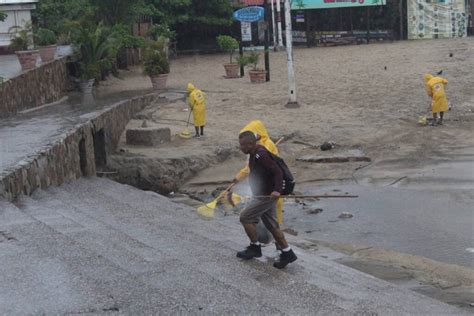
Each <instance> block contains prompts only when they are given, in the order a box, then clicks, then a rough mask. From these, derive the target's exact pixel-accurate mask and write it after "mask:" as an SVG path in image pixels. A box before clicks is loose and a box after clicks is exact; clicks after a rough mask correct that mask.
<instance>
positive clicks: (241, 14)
mask: <svg viewBox="0 0 474 316" xmlns="http://www.w3.org/2000/svg"><path fill="white" fill-rule="evenodd" d="M264 15H265V9H263V8H262V7H257V6H253V7H245V8H243V9H240V10H237V11H235V12H234V19H236V20H237V21H240V22H250V23H251V22H257V21H260V20H263V18H264Z"/></svg>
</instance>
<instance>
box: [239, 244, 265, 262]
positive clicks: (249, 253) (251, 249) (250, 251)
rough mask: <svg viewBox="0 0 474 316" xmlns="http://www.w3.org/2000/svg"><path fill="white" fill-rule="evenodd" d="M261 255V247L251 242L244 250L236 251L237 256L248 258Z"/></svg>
mask: <svg viewBox="0 0 474 316" xmlns="http://www.w3.org/2000/svg"><path fill="white" fill-rule="evenodd" d="M261 256H262V247H261V246H260V245H259V246H257V245H253V244H251V245H250V246H248V247H247V248H246V249H245V250H243V251H239V252H237V258H240V259H244V260H250V259H252V258H260V257H261Z"/></svg>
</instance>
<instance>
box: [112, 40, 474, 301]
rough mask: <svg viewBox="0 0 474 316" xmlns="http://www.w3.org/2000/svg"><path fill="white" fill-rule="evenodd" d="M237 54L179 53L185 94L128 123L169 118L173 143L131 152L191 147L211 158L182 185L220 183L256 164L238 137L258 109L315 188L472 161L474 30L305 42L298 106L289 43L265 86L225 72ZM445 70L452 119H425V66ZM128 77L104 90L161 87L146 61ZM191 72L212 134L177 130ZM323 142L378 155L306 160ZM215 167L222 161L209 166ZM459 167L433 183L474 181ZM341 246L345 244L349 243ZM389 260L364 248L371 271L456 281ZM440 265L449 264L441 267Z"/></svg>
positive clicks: (275, 56)
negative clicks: (470, 34)
mask: <svg viewBox="0 0 474 316" xmlns="http://www.w3.org/2000/svg"><path fill="white" fill-rule="evenodd" d="M450 54H452V57H450ZM226 59H227V56H225V55H213V56H195V57H183V58H178V59H177V60H175V61H173V64H172V71H171V74H170V78H169V90H170V92H171V93H175V95H174V97H173V96H172V95H171V97H170V100H169V102H166V104H157V105H156V106H154V107H150V108H148V109H147V110H146V111H145V112H144V113H142V114H143V115H142V116H140V117H137V120H135V121H132V122H130V125H129V127H135V126H139V124H141V122H142V120H143V119H147V120H148V121H149V122H151V123H152V124H156V126H160V127H169V128H170V129H171V132H172V135H174V137H173V138H172V142H171V143H169V144H166V145H163V146H161V147H159V148H153V149H146V148H138V147H132V146H127V145H126V144H125V143H124V142H122V143H121V146H120V147H121V149H122V151H124V152H125V153H126V155H128V156H141V157H148V158H152V159H158V160H160V162H159V163H160V164H161V163H162V161H163V160H168V161H172V159H183V158H184V157H188V158H189V157H192V158H191V161H196V160H198V159H203V161H204V162H205V163H199V164H193V163H189V164H187V165H186V168H188V170H187V171H188V172H187V173H183V174H182V177H183V179H180V181H181V182H182V181H183V180H185V179H184V178H186V179H187V178H188V177H192V176H193V175H196V174H197V176H196V177H194V178H192V179H190V180H189V181H188V183H187V184H186V185H185V186H183V187H181V188H182V189H184V190H186V191H195V192H198V193H199V192H204V191H205V193H206V194H209V193H210V192H212V191H213V189H215V188H216V186H225V185H226V184H227V183H228V181H229V180H231V179H232V178H233V176H234V174H235V173H236V172H237V171H238V169H240V168H241V167H242V166H243V165H244V164H245V157H244V156H243V155H241V154H239V153H238V150H237V135H238V132H239V130H240V129H241V128H242V127H243V126H244V125H245V124H247V123H248V122H249V121H251V120H254V119H261V120H262V121H264V123H265V124H266V125H267V128H268V130H269V132H270V134H271V135H272V137H273V138H274V139H278V138H279V137H281V136H292V137H287V139H286V140H285V142H283V143H282V145H281V146H280V150H281V152H282V155H283V157H284V158H285V160H286V161H287V162H288V163H289V165H290V167H291V169H292V171H293V172H294V173H295V175H296V178H297V180H298V183H301V184H304V185H305V186H312V187H313V188H314V189H315V190H318V189H324V188H325V187H326V186H327V185H329V184H333V183H347V182H350V183H359V184H366V185H367V184H368V185H375V186H381V185H392V186H404V185H409V184H411V183H413V181H419V182H417V185H418V186H419V187H423V186H424V185H425V182H423V181H426V179H427V178H426V174H427V173H429V171H430V170H431V169H434V168H436V166H439V165H440V164H442V163H446V162H449V161H451V160H452V159H455V158H456V157H460V156H463V155H465V163H466V164H467V165H466V166H467V168H468V166H469V164H470V163H472V155H470V154H466V153H465V150H466V149H467V148H472V146H473V145H474V138H473V137H472V135H473V132H474V124H473V121H474V89H472V82H474V40H473V39H472V38H467V39H453V40H436V41H405V42H396V43H393V44H375V45H360V46H346V47H331V48H312V49H306V48H298V49H296V50H295V61H296V78H297V84H298V86H297V94H298V100H299V102H300V105H301V107H300V108H299V109H287V108H285V107H284V104H285V103H286V101H287V77H286V55H285V53H283V52H280V53H271V81H270V82H268V83H265V84H262V85H253V84H250V82H249V79H248V77H244V78H240V79H233V80H227V79H224V78H223V74H224V69H223V67H222V64H223V63H224V62H225V61H226ZM440 70H443V76H444V77H446V78H447V79H448V80H449V84H448V87H447V95H448V99H449V101H450V102H451V104H452V105H453V109H452V110H451V111H449V112H448V113H446V116H445V124H444V125H443V126H437V127H422V126H420V125H419V124H418V123H417V121H418V118H419V116H421V115H426V114H428V115H429V112H428V111H427V109H428V108H429V104H430V100H429V98H428V97H427V95H426V92H425V89H424V83H423V79H422V78H423V74H424V73H425V72H431V73H435V72H438V71H440ZM125 77H126V80H124V81H117V82H114V83H113V84H111V85H109V86H107V87H103V89H105V90H109V91H114V90H116V91H119V90H120V89H131V88H133V87H135V86H136V87H138V88H139V89H146V88H149V86H150V83H149V80H148V79H147V78H145V77H142V76H141V75H139V74H138V72H137V69H134V70H133V71H131V72H130V73H128V74H126V75H125ZM188 82H192V83H193V84H195V85H196V86H197V87H198V88H200V89H203V90H204V91H205V92H206V94H207V100H208V102H207V121H208V123H207V126H206V137H205V138H204V139H199V140H194V139H190V140H183V139H180V138H179V137H178V136H177V135H178V134H179V133H180V132H182V131H183V129H184V128H185V127H186V120H187V117H188V114H189V112H188V111H187V106H186V103H185V99H184V98H183V97H184V92H185V87H186V84H187V83H188ZM191 122H192V121H191ZM190 131H191V132H192V125H191V126H190ZM324 141H334V142H335V143H336V144H337V148H336V150H339V151H340V152H342V153H344V152H346V151H347V150H354V149H355V150H360V151H361V152H363V153H364V154H365V155H366V156H367V157H370V159H371V162H351V163H344V164H314V163H306V162H301V161H297V160H296V159H297V158H298V157H301V156H303V155H320V154H321V151H320V150H319V148H318V146H319V145H320V144H321V143H323V142H324ZM219 148H228V150H229V152H230V154H229V155H226V157H225V158H232V159H230V160H229V159H228V160H226V162H225V164H217V163H219V162H221V161H222V159H217V160H215V159H213V158H214V157H215V155H216V154H215V152H216V150H219ZM119 155H121V154H119ZM122 166H123V165H122ZM471 166H472V164H471ZM206 167H211V168H209V169H206V170H204V171H202V172H200V171H201V169H203V168H206ZM466 171H468V172H469V170H466ZM199 172H200V173H199ZM471 172H472V171H471ZM416 173H419V174H420V176H419V178H421V179H422V180H423V181H421V180H419V179H418V180H413V179H412V180H411V181H410V175H412V174H416ZM174 176H180V175H178V173H172V176H171V177H174ZM460 177H462V175H458V174H451V175H450V176H449V175H448V176H447V177H445V178H443V181H444V182H442V183H440V180H439V179H440V178H439V175H431V176H430V181H431V183H430V185H432V184H433V183H437V184H438V186H437V190H443V189H444V188H445V187H444V186H445V185H447V186H449V185H451V184H453V183H454V184H456V185H455V187H458V186H467V188H471V187H472V180H471V178H469V177H468V178H466V179H460ZM461 180H462V181H461ZM461 182H462V183H461ZM459 197H460V198H461V199H464V200H465V201H466V203H472V200H473V198H474V197H473V194H472V192H471V193H469V191H467V193H466V191H462V192H459ZM469 201H470V202H469ZM331 245H333V248H334V249H336V250H338V251H343V249H341V246H340V244H336V245H335V243H331ZM348 254H350V253H349V252H348ZM372 255H373V253H372ZM402 257H403V256H402ZM384 258H385V259H386V260H385V259H384V260H382V259H381V257H377V256H376V257H371V256H368V257H364V258H363V260H362V259H361V258H355V259H357V260H358V262H359V261H360V260H362V261H364V262H366V264H353V266H354V267H356V268H359V269H361V270H363V271H366V272H369V273H370V272H371V271H370V270H372V271H375V270H377V269H375V268H374V269H370V265H371V264H374V262H382V263H383V264H388V265H390V266H392V267H396V266H400V265H403V266H406V267H409V269H410V270H411V272H410V273H411V275H414V276H415V278H417V279H418V280H420V281H423V282H426V284H430V285H434V286H437V285H439V284H442V283H443V282H444V281H443V280H446V278H445V277H438V278H437V279H436V280H434V279H433V280H430V279H429V277H427V275H429V274H426V273H425V274H423V273H421V272H420V273H415V272H416V271H419V270H420V269H421V270H424V271H425V272H426V271H432V270H433V269H435V268H434V266H433V264H434V263H431V262H428V263H426V262H425V263H426V264H425V265H424V266H423V267H422V266H418V265H416V266H411V267H410V266H409V265H407V264H406V263H405V264H402V263H400V262H398V261H397V260H399V259H396V258H395V257H393V256H385V257H384ZM403 258H404V259H403V260H406V262H408V263H412V264H413V261H416V260H412V259H413V258H411V257H403ZM355 259H354V260H355ZM387 260H388V262H387ZM367 262H368V263H367ZM367 267H369V268H367ZM440 269H441V270H443V268H442V267H441V268H440ZM444 271H445V272H446V271H451V270H449V269H447V270H446V269H445V270H444ZM463 271H464V270H463ZM470 271H471V270H469V272H470ZM375 273H376V272H374V274H375ZM388 274H389V273H388V272H387V275H388ZM441 275H445V274H441ZM420 276H422V277H420ZM469 280H471V279H469ZM460 286H462V288H460ZM441 287H442V286H440V288H441ZM454 289H455V290H453V291H457V290H459V291H461V292H462V293H464V294H466V293H467V294H468V295H467V297H466V298H465V299H464V303H465V302H466V301H467V300H469V299H471V300H474V298H473V297H472V284H470V285H469V284H461V285H458V286H455V287H454ZM445 293H448V292H445ZM451 294H452V293H448V294H446V297H447V298H446V300H448V301H449V295H451ZM432 295H433V296H436V295H438V294H432ZM469 295H470V296H469ZM441 296H442V295H441Z"/></svg>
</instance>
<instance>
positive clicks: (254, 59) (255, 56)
mask: <svg viewBox="0 0 474 316" xmlns="http://www.w3.org/2000/svg"><path fill="white" fill-rule="evenodd" d="M259 61H260V54H259V53H256V52H251V53H250V54H249V55H248V56H247V64H248V65H250V66H249V67H250V68H252V70H258V62H259Z"/></svg>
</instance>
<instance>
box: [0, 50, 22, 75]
mask: <svg viewBox="0 0 474 316" xmlns="http://www.w3.org/2000/svg"><path fill="white" fill-rule="evenodd" d="M20 73H21V66H20V63H19V62H18V58H17V57H16V55H3V56H0V77H2V78H4V79H10V78H13V77H15V76H17V75H19V74H20Z"/></svg>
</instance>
